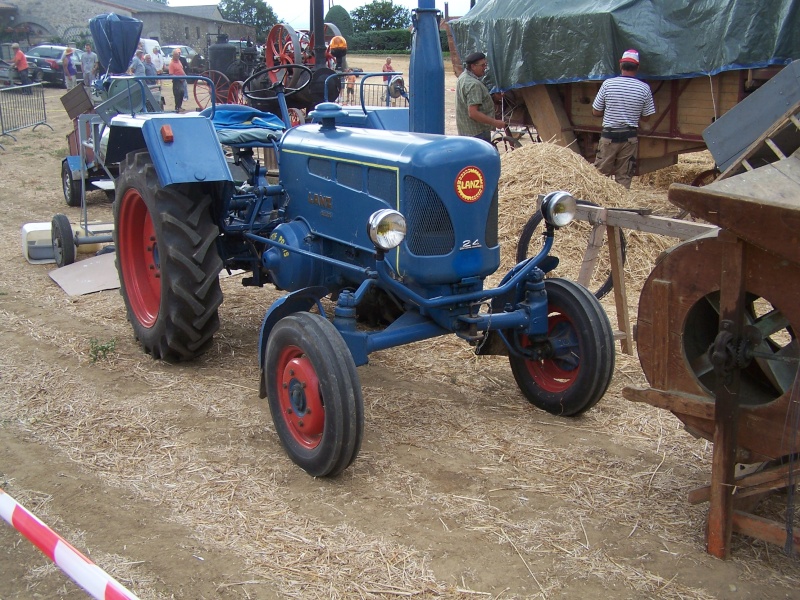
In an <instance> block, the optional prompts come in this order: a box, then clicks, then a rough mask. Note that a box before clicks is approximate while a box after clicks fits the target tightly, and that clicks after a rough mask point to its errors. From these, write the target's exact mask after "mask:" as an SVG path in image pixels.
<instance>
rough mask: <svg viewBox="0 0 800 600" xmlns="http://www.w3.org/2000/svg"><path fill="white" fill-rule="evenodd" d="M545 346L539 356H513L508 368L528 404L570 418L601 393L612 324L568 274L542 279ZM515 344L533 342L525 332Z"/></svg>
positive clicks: (609, 362) (610, 361) (609, 361)
mask: <svg viewBox="0 0 800 600" xmlns="http://www.w3.org/2000/svg"><path fill="white" fill-rule="evenodd" d="M544 285H545V290H546V291H547V306H548V313H549V314H548V317H547V320H548V334H547V344H548V345H549V349H548V351H547V352H546V354H545V358H544V359H543V360H528V359H526V358H524V357H523V356H520V355H516V356H515V355H513V354H512V355H511V356H510V357H509V360H510V362H511V371H512V372H513V374H514V379H516V381H517V385H519V388H520V390H521V391H522V393H523V394H524V395H525V397H526V398H527V399H528V401H529V402H530V403H532V404H533V405H535V406H537V407H538V408H541V409H542V410H546V411H547V412H549V413H552V414H554V415H560V416H564V417H574V416H577V415H579V414H581V413H582V412H585V411H587V410H589V409H590V408H591V407H592V406H594V405H595V404H597V402H598V401H599V400H600V398H602V397H603V394H605V392H606V389H607V388H608V384H609V383H610V382H611V377H612V375H613V373H614V338H613V331H612V329H611V323H609V321H608V317H607V316H606V313H605V311H604V310H603V307H602V306H600V303H599V302H598V301H597V299H596V298H595V297H594V296H593V295H592V294H591V292H589V291H588V290H586V288H584V287H583V286H581V285H578V284H577V283H574V282H572V281H569V280H568V279H559V278H555V279H546V280H545V282H544ZM519 345H520V346H521V348H522V349H523V350H524V349H525V348H526V347H529V346H531V345H532V344H531V341H530V340H529V339H528V338H527V336H521V337H520V339H519Z"/></svg>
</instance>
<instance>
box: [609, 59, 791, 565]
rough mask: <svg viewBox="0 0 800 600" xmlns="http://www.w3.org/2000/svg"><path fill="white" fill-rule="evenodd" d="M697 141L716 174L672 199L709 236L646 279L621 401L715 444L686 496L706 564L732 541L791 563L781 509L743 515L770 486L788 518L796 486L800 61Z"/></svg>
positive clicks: (679, 250) (690, 243)
mask: <svg viewBox="0 0 800 600" xmlns="http://www.w3.org/2000/svg"><path fill="white" fill-rule="evenodd" d="M759 122H761V123H762V124H763V123H764V122H768V126H764V127H763V129H762V131H761V132H760V134H758V135H755V134H754V132H755V130H754V129H753V128H754V127H756V128H758V127H759ZM705 138H706V140H707V142H708V144H709V148H711V150H712V152H713V154H714V158H715V160H716V161H717V164H718V165H720V168H721V170H722V171H723V173H722V175H720V177H719V178H718V179H717V180H716V181H714V182H713V183H711V184H709V185H707V186H705V187H692V186H686V185H680V184H676V185H673V186H671V188H670V190H669V198H670V200H671V201H672V202H674V203H675V204H677V205H678V206H680V207H682V208H684V209H686V210H688V211H689V212H690V213H691V214H692V215H693V216H694V217H698V218H700V219H703V220H705V221H708V222H709V223H712V224H714V225H717V226H718V227H719V228H720V229H719V230H718V231H716V232H712V233H709V234H706V235H702V236H698V237H696V238H694V239H691V240H687V241H685V242H683V243H681V244H679V245H677V246H675V247H673V248H671V249H670V250H669V251H667V252H666V253H665V256H663V257H662V258H661V260H660V261H659V262H658V264H657V265H656V266H655V268H654V269H653V271H652V273H651V274H650V276H649V278H648V279H647V282H646V283H645V285H644V287H643V289H642V293H641V296H640V298H639V315H638V321H637V323H638V325H637V327H638V332H637V338H636V339H637V346H638V353H639V360H640V362H641V364H642V369H643V370H644V373H645V375H646V377H647V381H648V382H649V384H650V386H651V387H650V388H626V389H625V390H624V394H625V396H626V397H627V398H628V399H630V400H634V401H642V402H646V403H648V404H652V405H654V406H658V407H661V408H666V409H668V410H670V411H671V412H672V413H673V414H675V416H677V417H678V418H679V419H680V420H681V421H682V422H683V423H684V424H685V426H686V429H687V430H688V431H690V432H691V433H694V434H695V435H698V436H701V437H703V438H706V439H708V440H711V441H713V442H714V454H713V463H712V473H711V484H710V485H709V486H705V487H703V488H700V489H697V490H694V491H692V492H691V493H690V495H689V499H690V501H691V502H701V501H710V509H709V516H708V527H707V544H708V551H709V552H710V553H712V554H714V555H716V556H719V557H726V556H727V555H728V554H729V552H730V536H731V531H737V532H740V533H743V534H745V535H749V536H751V537H755V538H757V539H761V540H765V541H768V542H772V543H775V544H779V545H781V546H783V547H784V548H785V549H787V550H788V551H794V552H797V551H799V550H800V531H796V530H794V525H793V519H792V512H793V511H792V510H787V514H786V516H785V522H783V523H779V522H776V521H771V520H767V519H764V518H762V517H760V516H756V515H754V514H752V512H751V510H752V509H753V508H754V507H755V504H757V503H758V501H759V500H761V499H763V498H764V497H765V495H767V494H769V493H771V492H773V491H775V490H780V489H787V490H788V497H787V498H788V500H787V506H788V508H789V509H791V508H792V505H793V494H794V488H795V486H796V484H797V482H798V478H799V477H800V464H799V463H798V462H797V459H798V454H799V453H800V382H798V377H797V375H798V365H799V364H800V342H798V339H797V333H798V331H800V302H798V299H800V61H795V62H794V63H792V64H791V65H789V66H788V67H786V69H784V70H783V71H782V72H781V73H780V74H779V75H778V76H776V77H775V78H774V79H773V80H772V81H770V82H769V83H767V84H766V85H765V86H764V87H763V88H762V89H761V90H759V91H758V92H757V93H755V94H753V96H752V97H751V98H748V100H746V101H745V102H742V103H741V104H740V105H739V106H737V107H736V108H735V109H733V110H732V111H731V112H730V113H728V114H727V115H725V118H724V119H721V120H720V121H718V122H717V123H716V124H715V125H714V126H712V127H709V128H708V129H707V130H706V132H705ZM737 463H739V465H740V466H739V467H738V469H737V468H736V464H737ZM744 465H757V466H756V467H750V466H748V467H747V468H745V467H744ZM737 471H741V472H740V476H739V477H736V474H737Z"/></svg>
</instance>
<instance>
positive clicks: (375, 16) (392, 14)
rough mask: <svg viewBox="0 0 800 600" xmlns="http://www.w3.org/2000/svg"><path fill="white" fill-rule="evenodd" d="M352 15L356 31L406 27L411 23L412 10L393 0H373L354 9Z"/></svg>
mask: <svg viewBox="0 0 800 600" xmlns="http://www.w3.org/2000/svg"><path fill="white" fill-rule="evenodd" d="M350 16H351V17H352V18H353V27H354V28H355V30H356V32H363V31H374V30H384V29H405V28H407V27H409V26H410V25H411V12H410V11H409V10H408V9H407V8H404V7H402V6H397V5H396V4H394V3H393V2H392V0H372V2H371V3H370V4H365V5H364V6H359V7H358V8H356V9H355V10H353V12H352V13H350Z"/></svg>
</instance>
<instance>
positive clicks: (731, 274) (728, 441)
mask: <svg viewBox="0 0 800 600" xmlns="http://www.w3.org/2000/svg"><path fill="white" fill-rule="evenodd" d="M719 240H720V241H721V242H723V243H724V244H725V246H726V249H725V251H724V252H723V255H722V276H721V278H720V293H719V296H720V315H719V317H720V321H719V324H720V335H721V334H722V333H723V332H727V333H729V334H730V335H731V336H732V340H737V339H738V338H739V337H740V335H741V333H742V332H741V329H742V320H743V319H742V315H743V313H744V296H745V286H744V252H745V244H744V241H743V240H742V239H740V238H737V237H736V236H734V235H733V234H731V233H730V232H728V231H725V230H723V231H721V232H720V234H719ZM718 339H719V338H718ZM726 375H728V377H729V378H726V377H725V376H721V375H719V374H718V375H717V377H716V385H715V388H714V395H715V398H716V400H715V402H714V451H713V454H712V459H711V496H710V498H709V508H708V524H707V525H708V526H707V530H706V540H707V548H708V552H709V554H712V555H714V556H716V557H717V558H728V557H729V556H730V553H731V531H732V530H733V521H732V518H731V515H732V514H733V491H734V489H735V483H736V482H735V477H734V475H735V473H734V469H735V467H736V437H737V434H738V427H739V379H740V371H739V369H736V368H733V369H731V370H730V373H729V374H726Z"/></svg>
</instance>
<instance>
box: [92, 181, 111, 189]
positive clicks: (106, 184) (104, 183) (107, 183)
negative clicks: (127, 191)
mask: <svg viewBox="0 0 800 600" xmlns="http://www.w3.org/2000/svg"><path fill="white" fill-rule="evenodd" d="M92 185H93V186H94V187H96V188H99V189H101V190H110V191H113V190H114V180H113V179H95V180H94V181H92Z"/></svg>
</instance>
